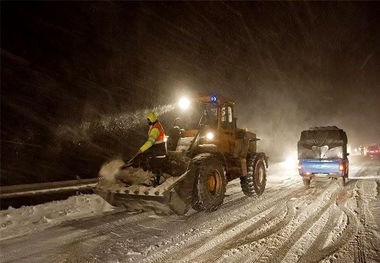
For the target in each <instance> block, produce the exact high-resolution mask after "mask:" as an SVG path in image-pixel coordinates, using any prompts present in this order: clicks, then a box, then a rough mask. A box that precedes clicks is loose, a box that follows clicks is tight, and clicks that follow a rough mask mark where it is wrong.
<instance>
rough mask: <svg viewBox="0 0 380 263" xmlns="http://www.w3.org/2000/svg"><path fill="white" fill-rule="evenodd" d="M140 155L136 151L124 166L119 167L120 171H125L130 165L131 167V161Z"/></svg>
mask: <svg viewBox="0 0 380 263" xmlns="http://www.w3.org/2000/svg"><path fill="white" fill-rule="evenodd" d="M139 154H140V151H138V152H137V153H136V154H135V155H134V156H133V157H132V158H131V159H129V161H128V162H127V163H126V164H124V165H122V166H121V167H120V170H125V169H127V168H128V167H131V166H132V165H133V160H134V159H135V158H136V157H137V156H138V155H139Z"/></svg>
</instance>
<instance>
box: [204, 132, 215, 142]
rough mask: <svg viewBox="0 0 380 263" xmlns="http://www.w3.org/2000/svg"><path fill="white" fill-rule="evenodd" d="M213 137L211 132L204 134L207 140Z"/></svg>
mask: <svg viewBox="0 0 380 263" xmlns="http://www.w3.org/2000/svg"><path fill="white" fill-rule="evenodd" d="M214 137H215V135H214V133H213V132H208V133H207V134H206V138H207V140H209V141H211V140H213V139H214Z"/></svg>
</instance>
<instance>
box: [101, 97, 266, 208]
mask: <svg viewBox="0 0 380 263" xmlns="http://www.w3.org/2000/svg"><path fill="white" fill-rule="evenodd" d="M178 113H179V114H180V115H181V117H180V120H181V122H182V123H183V125H182V126H180V128H178V127H177V131H178V134H177V135H176V136H173V135H172V136H169V138H168V144H170V145H171V149H169V150H168V151H167V153H166V155H165V156H158V157H157V158H159V160H158V163H159V168H160V171H161V174H162V177H164V178H165V181H164V182H162V183H161V184H159V185H146V184H144V183H142V182H131V181H129V182H126V181H123V180H122V179H120V180H116V181H112V182H110V181H107V180H106V177H107V176H109V173H113V175H114V176H115V178H122V177H123V176H122V175H123V174H125V173H128V174H129V175H131V177H132V178H134V176H135V177H136V178H137V177H138V176H140V175H141V174H144V173H146V174H148V173H151V171H152V170H153V169H152V168H151V167H149V162H146V161H144V160H139V161H135V162H134V165H133V167H130V168H126V169H120V167H122V166H123V163H117V164H108V166H107V165H105V166H104V167H103V168H102V169H101V171H100V175H101V177H100V180H99V183H98V184H97V186H96V188H95V192H96V193H97V194H99V195H100V196H102V197H103V198H104V199H105V200H106V201H107V202H109V203H110V204H111V205H114V206H123V207H126V208H127V209H128V210H144V211H146V210H155V211H156V212H160V213H162V212H164V213H166V212H174V213H176V214H179V215H181V214H185V213H186V212H187V211H188V210H189V208H190V207H192V208H193V209H195V210H197V211H213V210H216V209H218V207H220V206H221V205H222V204H223V200H224V195H225V191H226V185H227V183H228V182H229V181H231V180H233V179H236V178H240V182H241V188H242V191H243V193H244V194H245V195H247V196H250V197H251V196H257V195H261V194H262V193H263V192H264V189H265V185H266V168H268V158H267V156H266V155H265V154H264V153H263V152H257V150H256V142H257V141H258V140H259V139H257V138H256V135H255V134H254V133H252V132H249V131H247V130H246V129H239V128H237V125H236V120H237V118H236V117H235V116H234V113H235V111H234V102H233V101H232V100H230V99H228V98H225V97H222V96H216V95H202V96H198V97H195V98H191V99H185V98H183V99H181V100H180V102H179V109H178ZM173 140H174V141H173ZM112 165H113V166H114V167H112ZM110 166H111V167H110ZM154 170H157V169H154ZM107 173H108V175H107ZM132 181H133V180H132Z"/></svg>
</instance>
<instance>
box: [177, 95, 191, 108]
mask: <svg viewBox="0 0 380 263" xmlns="http://www.w3.org/2000/svg"><path fill="white" fill-rule="evenodd" d="M178 106H179V107H180V108H181V109H182V110H187V109H188V108H189V106H190V100H189V99H188V98H186V97H182V98H181V99H180V100H179V102H178Z"/></svg>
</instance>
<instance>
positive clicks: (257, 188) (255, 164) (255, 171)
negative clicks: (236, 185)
mask: <svg viewBox="0 0 380 263" xmlns="http://www.w3.org/2000/svg"><path fill="white" fill-rule="evenodd" d="M247 170H248V174H247V175H245V176H242V177H240V185H241V189H242V190H243V193H244V194H245V195H246V196H251V197H253V196H260V195H262V193H263V192H264V190H265V185H266V182H267V175H266V170H265V164H264V161H263V159H255V158H249V159H248V162H247Z"/></svg>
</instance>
